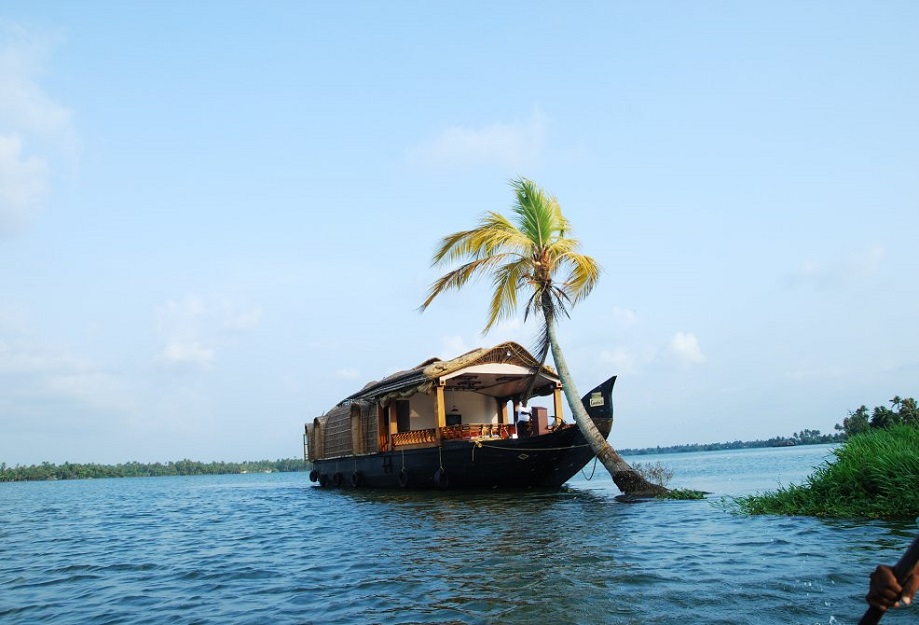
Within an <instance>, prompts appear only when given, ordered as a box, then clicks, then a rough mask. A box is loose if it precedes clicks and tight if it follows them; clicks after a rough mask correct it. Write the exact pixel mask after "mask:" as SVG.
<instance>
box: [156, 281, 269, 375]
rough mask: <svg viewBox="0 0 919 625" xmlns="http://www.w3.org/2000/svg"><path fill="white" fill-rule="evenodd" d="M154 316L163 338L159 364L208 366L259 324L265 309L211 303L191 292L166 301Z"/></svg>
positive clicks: (229, 303) (226, 303) (228, 303)
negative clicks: (185, 295)
mask: <svg viewBox="0 0 919 625" xmlns="http://www.w3.org/2000/svg"><path fill="white" fill-rule="evenodd" d="M155 317H156V325H157V328H158V329H159V332H160V334H161V335H162V336H163V341H164V347H163V349H162V350H161V351H160V353H159V355H158V358H157V360H158V362H159V363H160V364H162V365H166V366H188V365H192V366H199V367H209V366H211V365H213V364H214V363H215V362H216V360H217V355H218V350H219V349H222V348H225V347H227V346H229V345H231V344H232V343H233V342H234V341H235V340H236V339H237V338H238V337H239V335H241V334H245V333H247V332H251V331H253V330H254V329H255V328H257V327H258V325H259V323H260V322H261V318H262V309H261V308H260V307H258V306H253V307H241V306H238V305H235V304H233V303H231V302H226V301H225V302H222V303H219V304H211V303H209V302H208V301H207V300H205V299H204V298H203V297H199V296H195V295H192V296H188V297H186V298H185V299H184V300H181V301H175V300H171V301H169V302H167V303H165V304H163V305H162V306H160V307H159V308H157V309H156V312H155Z"/></svg>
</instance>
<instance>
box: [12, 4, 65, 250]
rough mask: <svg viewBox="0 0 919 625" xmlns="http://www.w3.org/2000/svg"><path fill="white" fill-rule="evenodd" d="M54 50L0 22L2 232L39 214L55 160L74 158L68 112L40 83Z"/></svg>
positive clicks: (44, 43)
mask: <svg viewBox="0 0 919 625" xmlns="http://www.w3.org/2000/svg"><path fill="white" fill-rule="evenodd" d="M50 49H51V45H50V42H49V41H48V40H45V39H42V38H40V37H37V36H35V35H34V34H32V33H30V32H28V31H26V30H25V29H23V28H21V27H17V26H15V25H10V24H9V23H2V22H0V93H2V94H3V97H0V233H3V232H8V231H11V230H13V229H15V228H16V227H18V226H20V225H22V224H23V223H24V222H26V221H27V220H28V218H29V217H31V216H32V215H33V214H34V213H35V212H36V211H38V210H40V209H41V207H42V206H43V204H44V201H45V198H46V197H47V195H48V190H49V185H50V173H51V170H52V169H53V167H52V164H51V163H52V162H53V160H54V158H55V157H59V156H60V157H63V158H65V159H69V160H73V159H74V156H75V153H76V138H75V133H74V131H73V128H72V123H71V115H70V111H69V110H68V109H67V108H65V107H64V106H62V105H60V104H59V103H57V102H55V101H54V100H53V99H51V98H50V97H48V96H47V95H46V94H45V92H44V90H43V89H42V88H41V86H40V84H39V83H38V76H39V75H40V73H41V70H42V67H43V66H44V64H45V58H46V57H47V56H48V52H49V50H50Z"/></svg>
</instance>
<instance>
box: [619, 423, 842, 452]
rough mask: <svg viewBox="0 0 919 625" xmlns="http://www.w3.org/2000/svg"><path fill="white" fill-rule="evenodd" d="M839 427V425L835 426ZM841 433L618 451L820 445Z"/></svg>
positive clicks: (833, 440) (802, 433)
mask: <svg viewBox="0 0 919 625" xmlns="http://www.w3.org/2000/svg"><path fill="white" fill-rule="evenodd" d="M836 427H837V429H839V426H836ZM844 438H845V436H844V435H843V434H821V433H820V430H802V431H800V432H795V433H794V434H792V435H791V436H789V437H780V436H776V437H774V438H770V439H767V440H756V441H733V442H728V443H690V444H687V445H670V446H667V447H661V446H657V447H646V448H643V449H623V450H621V452H620V453H622V454H623V455H628V456H640V455H646V454H672V453H682V452H691V451H721V450H724V449H758V448H761V447H785V446H787V445H822V444H826V443H839V442H841V441H842V440H843V439H844Z"/></svg>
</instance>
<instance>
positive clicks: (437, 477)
mask: <svg viewBox="0 0 919 625" xmlns="http://www.w3.org/2000/svg"><path fill="white" fill-rule="evenodd" d="M434 485H435V486H437V488H439V489H441V490H446V489H448V488H450V476H449V475H447V470H446V469H445V468H443V467H440V468H439V469H437V470H436V471H434Z"/></svg>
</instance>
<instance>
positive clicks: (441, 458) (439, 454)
mask: <svg viewBox="0 0 919 625" xmlns="http://www.w3.org/2000/svg"><path fill="white" fill-rule="evenodd" d="M437 459H438V460H439V461H440V470H441V471H443V470H444V448H443V447H438V448H437Z"/></svg>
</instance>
